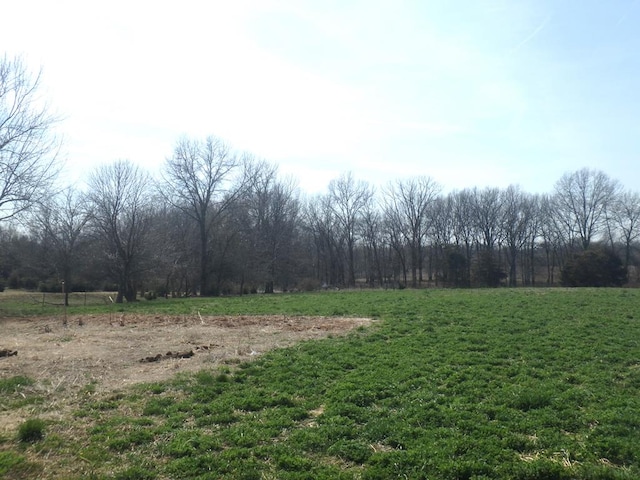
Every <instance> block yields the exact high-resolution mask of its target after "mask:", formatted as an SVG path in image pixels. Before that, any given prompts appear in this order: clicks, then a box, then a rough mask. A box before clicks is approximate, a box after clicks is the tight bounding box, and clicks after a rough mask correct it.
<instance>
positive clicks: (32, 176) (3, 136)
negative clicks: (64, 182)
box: [0, 56, 59, 220]
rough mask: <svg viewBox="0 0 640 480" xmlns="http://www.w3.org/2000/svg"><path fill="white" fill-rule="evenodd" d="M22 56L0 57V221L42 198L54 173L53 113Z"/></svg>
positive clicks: (55, 152)
mask: <svg viewBox="0 0 640 480" xmlns="http://www.w3.org/2000/svg"><path fill="white" fill-rule="evenodd" d="M40 78H41V77H40V74H37V75H36V76H34V77H32V76H31V75H30V73H29V72H28V70H27V68H26V67H25V65H24V64H23V63H22V60H21V59H20V58H14V59H9V58H8V57H6V56H4V57H2V58H0V220H6V219H8V218H12V217H15V216H16V215H18V214H20V213H22V212H24V211H25V210H27V209H29V208H30V207H32V206H33V205H34V204H36V203H38V202H40V201H41V200H43V199H45V198H46V197H47V196H48V195H49V194H50V192H51V187H52V185H53V182H54V180H55V178H56V176H57V174H58V170H59V169H58V166H57V159H56V154H57V151H58V148H59V142H58V141H57V139H56V137H55V136H54V135H53V128H54V125H55V124H56V122H57V119H56V117H54V116H53V115H51V114H50V113H49V110H48V108H47V106H46V105H44V106H43V104H42V99H41V98H40V97H39V94H38V89H39V88H40Z"/></svg>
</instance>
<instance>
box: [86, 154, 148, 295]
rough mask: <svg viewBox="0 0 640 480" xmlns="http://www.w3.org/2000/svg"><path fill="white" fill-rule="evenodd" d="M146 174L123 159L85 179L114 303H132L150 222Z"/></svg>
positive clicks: (142, 263)
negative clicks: (109, 272)
mask: <svg viewBox="0 0 640 480" xmlns="http://www.w3.org/2000/svg"><path fill="white" fill-rule="evenodd" d="M150 185H151V179H150V177H149V175H148V174H147V173H146V172H144V171H142V170H141V169H140V168H138V167H137V166H135V165H134V164H133V163H131V162H129V161H126V160H119V161H117V162H115V163H113V164H112V165H106V166H102V167H99V168H98V169H97V170H96V171H95V172H94V173H93V174H92V175H91V177H90V179H89V192H91V193H90V194H89V199H90V201H91V204H92V209H93V218H92V220H93V224H94V227H95V229H96V232H97V233H98V235H99V236H100V238H101V239H102V240H103V241H104V245H105V253H106V255H107V259H108V267H109V268H111V269H112V272H113V274H114V275H115V276H116V277H117V279H118V296H117V298H116V302H117V303H122V301H123V298H126V300H127V301H128V302H133V301H135V300H136V295H137V285H138V282H139V280H140V275H141V273H142V270H143V268H144V262H143V260H144V255H145V253H146V249H147V247H148V245H147V242H146V240H147V234H148V232H149V228H150V224H151V219H152V214H151V213H152V198H151V194H150Z"/></svg>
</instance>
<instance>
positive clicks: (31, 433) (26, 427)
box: [18, 418, 45, 442]
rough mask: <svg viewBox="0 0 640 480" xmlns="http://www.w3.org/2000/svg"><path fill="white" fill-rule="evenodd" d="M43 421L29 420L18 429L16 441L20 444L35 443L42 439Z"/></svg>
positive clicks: (37, 419)
mask: <svg viewBox="0 0 640 480" xmlns="http://www.w3.org/2000/svg"><path fill="white" fill-rule="evenodd" d="M44 427H45V424H44V421H42V420H41V419H39V418H30V419H29V420H27V421H25V422H24V423H23V424H22V425H20V427H19V428H18V439H19V440H20V441H21V442H37V441H39V440H42V438H43V437H44Z"/></svg>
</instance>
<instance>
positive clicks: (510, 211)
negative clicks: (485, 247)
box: [500, 185, 533, 287]
mask: <svg viewBox="0 0 640 480" xmlns="http://www.w3.org/2000/svg"><path fill="white" fill-rule="evenodd" d="M500 196H501V201H500V203H501V204H502V209H501V214H502V215H501V218H500V220H501V225H500V227H501V230H502V236H503V238H504V243H505V246H506V253H507V263H508V265H509V275H508V280H509V286H510V287H515V286H516V284H517V276H516V266H517V261H518V254H519V253H520V251H521V250H522V249H523V248H524V247H525V245H526V243H527V240H528V236H527V234H528V233H529V223H530V222H531V220H532V215H533V211H532V209H531V208H530V203H529V201H528V200H529V199H528V197H527V195H526V194H525V193H524V192H522V190H520V187H518V186H515V185H509V186H508V187H507V189H506V190H504V191H502V192H501V194H500Z"/></svg>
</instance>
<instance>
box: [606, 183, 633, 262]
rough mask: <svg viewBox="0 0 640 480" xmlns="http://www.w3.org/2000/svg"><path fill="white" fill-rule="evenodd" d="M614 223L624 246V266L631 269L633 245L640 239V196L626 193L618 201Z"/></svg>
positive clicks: (614, 210) (613, 209)
mask: <svg viewBox="0 0 640 480" xmlns="http://www.w3.org/2000/svg"><path fill="white" fill-rule="evenodd" d="M612 211H613V215H612V216H613V222H614V224H615V225H616V228H617V230H618V231H619V232H620V237H621V239H622V242H623V244H624V266H625V268H627V269H628V268H629V264H630V263H631V252H632V249H633V244H634V242H636V241H637V240H638V238H639V237H640V194H638V193H637V192H631V191H625V192H623V193H622V194H621V195H619V196H618V198H617V199H616V201H615V203H614V205H613V208H612Z"/></svg>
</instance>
